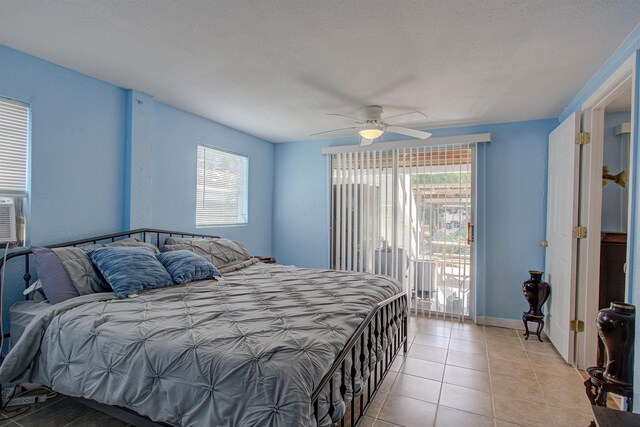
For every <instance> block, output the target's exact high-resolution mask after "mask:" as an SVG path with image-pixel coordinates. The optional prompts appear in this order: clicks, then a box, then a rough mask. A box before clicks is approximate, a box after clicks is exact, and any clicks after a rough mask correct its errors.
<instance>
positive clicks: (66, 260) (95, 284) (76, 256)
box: [53, 247, 111, 295]
mask: <svg viewBox="0 0 640 427" xmlns="http://www.w3.org/2000/svg"><path fill="white" fill-rule="evenodd" d="M90 249H92V248H89V249H88V250H90ZM53 252H55V254H56V255H57V256H58V258H59V259H60V261H61V262H62V265H64V268H65V269H66V270H67V273H68V274H69V277H70V278H71V282H72V283H73V286H74V287H75V288H76V290H77V291H78V294H80V295H88V294H94V293H96V292H109V291H110V290H111V288H110V287H109V285H108V284H106V283H105V282H104V281H103V280H102V278H101V277H100V273H99V272H98V270H97V269H96V268H95V267H94V266H93V263H92V262H91V258H89V255H87V250H85V249H83V248H74V247H65V248H54V249H53Z"/></svg>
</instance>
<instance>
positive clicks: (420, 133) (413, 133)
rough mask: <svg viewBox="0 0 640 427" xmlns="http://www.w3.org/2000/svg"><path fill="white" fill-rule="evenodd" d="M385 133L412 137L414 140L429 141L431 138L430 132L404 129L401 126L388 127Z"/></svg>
mask: <svg viewBox="0 0 640 427" xmlns="http://www.w3.org/2000/svg"><path fill="white" fill-rule="evenodd" d="M385 132H391V133H399V134H400V135H407V136H412V137H414V138H419V139H427V138H429V137H430V136H431V133H429V132H424V131H421V130H415V129H409V128H403V127H401V126H387V128H386V129H385Z"/></svg>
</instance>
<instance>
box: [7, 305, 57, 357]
mask: <svg viewBox="0 0 640 427" xmlns="http://www.w3.org/2000/svg"><path fill="white" fill-rule="evenodd" d="M51 307H52V306H51V304H49V303H48V302H47V301H39V302H35V301H33V300H28V301H18V302H17V303H15V304H13V305H12V306H11V308H9V328H10V333H11V346H12V347H13V346H14V345H16V343H17V342H18V340H19V339H20V337H21V336H22V334H23V333H24V330H25V329H26V328H27V326H28V325H29V323H31V321H32V320H33V319H34V318H35V317H38V316H40V315H42V314H44V313H46V312H47V311H48V310H49V309H50V308H51Z"/></svg>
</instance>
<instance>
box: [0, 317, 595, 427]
mask: <svg viewBox="0 0 640 427" xmlns="http://www.w3.org/2000/svg"><path fill="white" fill-rule="evenodd" d="M521 334H522V331H517V330H515V329H504V328H494V327H483V326H478V325H474V324H473V323H470V322H467V323H458V322H450V321H443V320H435V319H428V318H424V317H411V318H410V320H409V334H408V339H409V344H410V346H409V351H408V353H407V354H406V355H401V356H398V358H397V359H396V361H395V363H394V365H393V366H392V368H391V372H389V374H388V376H387V378H386V379H385V381H384V383H383V384H382V386H381V390H380V392H379V393H378V395H377V396H376V398H375V399H374V401H373V402H372V404H371V406H370V407H369V409H368V410H367V413H366V414H365V415H366V417H365V420H364V422H363V423H362V424H361V425H362V426H364V427H371V426H375V427H389V426H391V427H392V426H406V427H413V426H420V427H427V426H437V427H449V426H453V427H484V426H487V427H508V426H531V427H538V426H558V427H572V426H576V427H587V426H588V425H589V423H590V421H591V416H590V414H591V410H590V405H589V401H588V399H587V398H586V395H585V391H584V386H583V384H582V382H583V379H582V377H581V375H580V373H579V372H578V371H576V370H575V369H574V368H572V367H571V366H569V365H567V364H566V363H565V362H564V361H563V360H562V359H561V357H560V356H559V355H558V353H557V352H556V350H555V348H554V347H553V345H551V343H549V342H548V340H545V342H543V343H541V342H538V341H537V340H536V339H535V337H532V338H530V339H529V340H528V341H527V340H524V339H523V337H522V335H521ZM3 415H4V414H3ZM5 417H6V415H5ZM5 425H6V426H51V427H58V426H87V427H88V426H95V427H97V426H114V427H115V426H118V427H120V426H125V423H123V422H121V421H118V420H116V419H113V418H111V417H109V416H107V415H105V414H102V413H99V412H97V411H95V410H94V409H91V408H88V407H86V406H84V405H82V404H80V403H78V402H76V401H75V400H73V399H71V398H66V397H60V398H58V399H55V400H54V401H52V402H45V403H43V404H41V405H35V406H33V407H31V408H30V409H29V411H28V412H26V413H24V414H19V415H16V416H14V417H13V418H11V419H6V418H5V419H2V417H0V426H5Z"/></svg>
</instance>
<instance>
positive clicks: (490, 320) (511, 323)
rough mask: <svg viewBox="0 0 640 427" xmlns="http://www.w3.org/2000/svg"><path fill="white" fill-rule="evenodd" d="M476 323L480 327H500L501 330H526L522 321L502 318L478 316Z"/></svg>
mask: <svg viewBox="0 0 640 427" xmlns="http://www.w3.org/2000/svg"><path fill="white" fill-rule="evenodd" d="M475 322H476V323H477V324H478V325H487V326H498V327H500V328H510V329H524V325H523V324H522V320H516V319H504V318H502V317H487V316H476V318H475ZM534 332H535V331H534Z"/></svg>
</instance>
